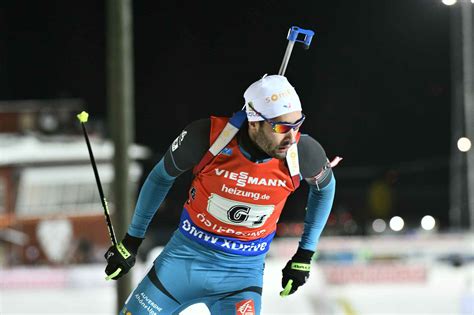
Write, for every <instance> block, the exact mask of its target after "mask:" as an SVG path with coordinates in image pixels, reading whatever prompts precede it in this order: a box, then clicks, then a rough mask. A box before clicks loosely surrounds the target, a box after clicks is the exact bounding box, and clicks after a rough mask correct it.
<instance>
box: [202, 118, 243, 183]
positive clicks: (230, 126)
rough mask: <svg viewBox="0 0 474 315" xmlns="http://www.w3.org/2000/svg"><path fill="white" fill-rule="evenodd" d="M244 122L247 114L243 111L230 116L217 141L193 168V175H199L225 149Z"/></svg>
mask: <svg viewBox="0 0 474 315" xmlns="http://www.w3.org/2000/svg"><path fill="white" fill-rule="evenodd" d="M246 120H247V113H246V112H245V110H240V111H238V112H236V113H234V115H232V117H231V118H230V119H229V121H228V122H227V124H226V125H225V127H224V129H222V131H221V133H220V134H219V136H218V137H217V139H216V140H215V141H214V143H212V145H211V147H210V148H209V150H208V151H207V152H206V154H204V156H203V158H202V159H201V161H200V162H199V163H198V164H197V165H196V167H195V168H194V170H193V173H194V175H196V174H197V173H199V172H200V171H201V170H202V169H203V168H204V166H206V165H207V164H208V163H209V162H210V161H211V160H212V159H213V158H214V157H215V156H216V155H218V154H219V153H220V152H221V151H222V149H224V148H225V146H226V145H227V144H229V142H230V141H231V140H232V139H233V138H234V137H235V135H236V134H237V132H239V130H240V127H242V124H243V123H244V121H246Z"/></svg>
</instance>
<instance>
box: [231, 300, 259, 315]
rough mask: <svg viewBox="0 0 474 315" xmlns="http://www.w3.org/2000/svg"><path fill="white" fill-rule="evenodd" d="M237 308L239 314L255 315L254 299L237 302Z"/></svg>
mask: <svg viewBox="0 0 474 315" xmlns="http://www.w3.org/2000/svg"><path fill="white" fill-rule="evenodd" d="M235 310H236V311H237V314H238V315H255V306H254V304H253V300H243V301H240V302H239V303H237V304H235Z"/></svg>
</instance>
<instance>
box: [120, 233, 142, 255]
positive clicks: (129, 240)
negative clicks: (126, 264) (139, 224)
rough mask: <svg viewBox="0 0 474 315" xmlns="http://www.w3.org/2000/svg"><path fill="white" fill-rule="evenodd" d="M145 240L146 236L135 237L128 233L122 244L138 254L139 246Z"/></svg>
mask: <svg viewBox="0 0 474 315" xmlns="http://www.w3.org/2000/svg"><path fill="white" fill-rule="evenodd" d="M143 240H144V238H140V237H135V236H132V235H130V234H128V233H126V234H125V236H124V238H123V240H122V244H123V245H124V246H125V247H126V248H127V250H128V251H130V252H132V253H133V254H134V255H135V256H136V255H137V252H138V248H139V247H140V245H141V243H142V242H143Z"/></svg>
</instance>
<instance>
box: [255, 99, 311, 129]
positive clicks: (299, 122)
mask: <svg viewBox="0 0 474 315" xmlns="http://www.w3.org/2000/svg"><path fill="white" fill-rule="evenodd" d="M247 105H248V106H250V108H251V109H252V110H253V111H254V112H256V113H257V115H259V116H260V117H262V118H263V120H264V121H265V122H267V123H269V124H270V125H271V126H272V130H273V132H275V133H279V134H285V133H288V132H289V131H290V130H291V129H293V130H295V131H296V130H297V129H299V128H300V127H301V125H302V124H303V122H304V120H305V118H306V116H305V114H303V113H301V115H303V116H302V117H301V118H300V119H298V120H297V121H296V122H295V123H289V122H284V121H273V120H270V119H268V118H267V117H265V116H263V115H262V113H260V112H259V111H257V110H255V108H253V106H252V102H248V103H247ZM278 125H280V126H287V127H290V129H288V130H287V131H285V132H278V131H276V126H278Z"/></svg>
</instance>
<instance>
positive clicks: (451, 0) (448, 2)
mask: <svg viewBox="0 0 474 315" xmlns="http://www.w3.org/2000/svg"><path fill="white" fill-rule="evenodd" d="M471 1H472V0H471ZM441 2H443V4H445V5H453V4H455V3H456V0H441Z"/></svg>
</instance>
